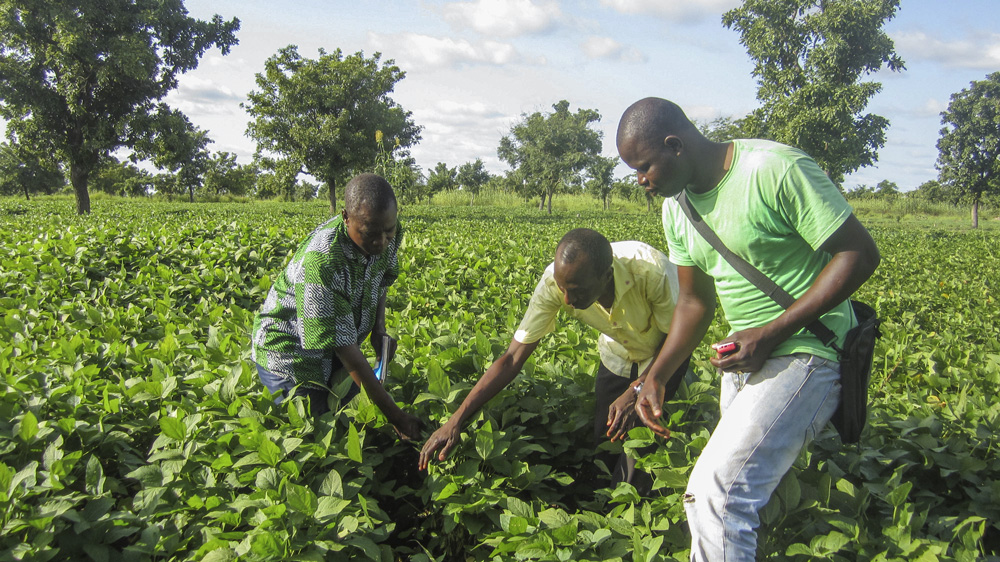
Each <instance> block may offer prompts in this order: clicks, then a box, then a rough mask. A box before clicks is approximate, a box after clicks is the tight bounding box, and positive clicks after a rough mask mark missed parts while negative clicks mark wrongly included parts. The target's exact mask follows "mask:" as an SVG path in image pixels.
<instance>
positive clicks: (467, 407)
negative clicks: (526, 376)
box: [419, 228, 687, 493]
mask: <svg viewBox="0 0 1000 562" xmlns="http://www.w3.org/2000/svg"><path fill="white" fill-rule="evenodd" d="M677 283H678V281H677V268H676V266H674V265H673V264H672V263H670V262H669V260H667V256H666V255H664V254H663V253H662V252H660V251H659V250H657V249H655V248H653V247H651V246H648V245H646V244H643V243H642V242H616V243H614V244H612V243H610V242H608V240H607V238H605V237H604V236H602V235H601V234H600V233H598V232H595V231H593V230H589V229H586V228H578V229H575V230H571V231H569V232H568V233H567V234H566V235H565V236H563V238H562V240H560V242H559V245H558V246H557V248H556V256H555V261H554V262H552V264H550V265H549V266H548V267H547V268H546V269H545V273H544V274H543V275H542V278H541V280H540V281H539V282H538V285H537V286H536V287H535V292H534V294H533V295H532V296H531V301H530V302H529V304H528V310H527V312H525V315H524V318H523V319H522V320H521V324H520V326H519V327H518V329H517V331H516V332H515V333H514V339H513V341H511V343H510V346H509V347H508V348H507V351H506V352H505V353H504V354H503V355H502V356H500V357H499V358H498V359H497V360H496V361H495V362H494V363H493V364H492V365H491V366H490V367H489V368H488V369H487V370H486V373H485V374H484V375H483V377H482V378H481V379H479V382H477V383H476V386H475V387H474V388H473V389H472V391H470V392H469V395H468V396H466V398H465V400H464V401H463V402H462V405H461V406H459V408H458V410H456V411H455V413H454V414H453V415H452V416H451V418H450V419H449V420H448V421H447V422H446V423H445V424H444V425H442V426H441V427H440V428H439V429H438V430H437V431H435V432H434V434H433V435H431V436H430V438H428V439H427V442H426V443H424V446H423V449H422V450H421V452H420V461H419V463H420V469H421V470H424V469H426V468H427V465H428V464H429V463H430V461H431V459H432V458H433V457H434V453H435V452H438V455H437V456H438V460H444V459H445V458H446V457H447V456H448V454H449V453H450V452H451V450H452V449H453V448H454V447H455V445H456V444H457V443H458V439H459V435H460V433H461V426H462V423H463V422H464V421H465V420H466V419H468V418H469V416H471V415H472V414H473V413H475V412H476V411H478V410H479V409H480V408H481V407H482V406H483V404H485V403H486V402H488V401H489V400H490V399H492V398H493V397H494V396H496V395H497V393H499V392H500V390H502V389H503V388H504V387H506V386H507V385H508V384H510V382H511V381H513V380H514V377H516V376H517V374H518V373H519V372H520V370H521V367H522V366H523V365H524V362H525V361H526V360H527V359H528V357H529V356H530V355H531V353H532V352H533V351H534V350H535V348H536V347H537V346H538V342H539V340H540V339H541V338H542V336H544V335H545V334H547V333H549V332H551V331H552V330H553V329H555V325H556V316H557V315H558V313H559V311H560V310H564V311H566V312H567V313H568V314H569V315H570V316H573V317H575V318H577V319H578V320H580V321H581V322H583V323H585V324H587V325H588V326H592V327H594V328H596V329H597V330H598V331H600V332H601V336H600V338H599V339H598V342H597V349H598V351H599V353H600V356H601V368H600V369H599V370H598V372H597V376H596V379H595V382H594V390H595V393H596V406H595V412H594V439H595V444H596V443H598V442H599V441H600V440H601V438H602V437H604V436H608V437H611V439H612V441H613V440H615V439H617V438H621V437H622V436H623V435H624V434H625V432H626V431H628V430H629V429H631V427H632V426H633V424H634V412H635V410H634V404H635V397H636V394H637V388H638V386H639V385H640V384H641V382H642V380H643V379H644V378H645V373H646V371H647V370H648V367H649V365H650V364H651V362H652V360H653V359H654V358H655V357H656V355H657V353H658V351H659V349H660V346H661V345H662V344H663V341H664V339H665V338H666V333H667V330H668V328H669V327H670V322H671V320H672V318H673V312H674V305H675V304H676V300H677V297H676V295H677V286H678V285H677ZM686 371H687V361H685V362H684V364H683V365H681V367H680V368H679V369H678V373H677V374H678V375H679V376H675V377H672V378H671V380H672V381H676V382H675V384H674V385H673V388H671V389H669V390H668V392H669V393H670V395H671V396H672V395H673V393H674V392H675V391H676V389H677V387H678V386H679V385H680V379H681V378H682V376H683V374H684V372H686ZM639 373H642V376H641V377H640V376H638V375H639ZM602 460H605V464H606V465H607V466H608V467H609V468H612V481H613V482H614V483H616V482H621V481H624V482H631V483H632V484H633V485H635V486H636V488H637V489H638V490H639V491H640V493H647V492H648V491H649V488H650V487H651V485H652V481H651V479H650V478H649V476H648V475H646V474H644V473H641V472H638V473H637V472H636V471H635V467H634V465H635V461H634V460H633V459H630V458H628V457H626V456H625V455H621V458H619V459H618V462H617V464H616V465H615V466H614V467H612V466H611V465H612V464H615V461H614V460H613V456H612V458H611V459H602ZM609 461H610V462H609Z"/></svg>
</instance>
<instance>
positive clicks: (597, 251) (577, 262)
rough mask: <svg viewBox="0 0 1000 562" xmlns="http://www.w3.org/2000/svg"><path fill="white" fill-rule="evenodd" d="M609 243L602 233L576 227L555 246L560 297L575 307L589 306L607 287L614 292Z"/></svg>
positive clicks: (556, 276)
mask: <svg viewBox="0 0 1000 562" xmlns="http://www.w3.org/2000/svg"><path fill="white" fill-rule="evenodd" d="M612 261H613V256H612V253H611V243H610V242H608V239H607V238H605V237H604V236H603V235H601V233H599V232H596V231H594V230H590V229H589V228H576V229H573V230H571V231H569V232H567V233H566V235H565V236H563V237H562V240H560V241H559V245H558V246H557V247H556V259H555V272H554V275H553V277H554V278H555V281H556V285H558V286H559V289H560V290H561V291H562V292H563V300H564V301H565V302H566V304H567V305H569V306H571V307H573V308H576V309H581V310H582V309H585V308H589V307H590V305H592V304H594V303H595V302H596V301H597V300H599V299H600V298H601V297H602V296H604V295H605V294H606V293H607V292H608V291H609V290H610V291H614V283H613V281H614V270H613V269H612V266H611V264H612Z"/></svg>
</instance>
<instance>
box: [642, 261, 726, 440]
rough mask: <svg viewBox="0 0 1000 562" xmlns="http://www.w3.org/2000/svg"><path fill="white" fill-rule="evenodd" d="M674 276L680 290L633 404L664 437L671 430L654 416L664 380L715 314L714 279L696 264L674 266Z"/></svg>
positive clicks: (657, 413)
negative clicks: (663, 337) (656, 352)
mask: <svg viewBox="0 0 1000 562" xmlns="http://www.w3.org/2000/svg"><path fill="white" fill-rule="evenodd" d="M677 279H678V281H679V284H680V293H679V294H678V296H677V306H676V307H675V308H674V317H673V319H672V320H671V322H670V332H668V333H667V339H666V340H664V342H663V346H662V347H661V348H660V352H659V353H658V354H657V355H656V359H654V360H653V364H652V365H650V367H649V371H648V374H647V376H646V378H645V380H644V381H643V385H642V391H641V392H640V393H639V398H638V400H637V401H636V404H635V409H636V411H637V412H638V413H639V419H641V420H642V422H643V423H644V424H646V426H647V427H649V428H650V429H652V430H653V431H654V432H656V433H657V434H659V435H662V436H664V437H666V436H669V435H670V432H669V431H667V430H666V428H664V427H662V426H661V425H660V424H659V422H658V421H657V418H659V417H660V415H661V414H662V408H663V395H664V390H665V388H666V383H667V381H669V380H670V377H671V375H673V374H674V373H675V372H676V371H677V369H678V368H679V367H680V366H681V363H683V362H684V360H685V359H687V358H688V357H689V356H690V355H691V353H692V352H693V351H694V350H695V348H696V347H698V344H699V343H701V340H702V338H704V337H705V333H707V332H708V327H709V326H710V325H711V324H712V318H713V316H714V315H715V281H714V280H713V279H712V277H711V276H709V275H708V274H707V273H705V272H704V271H702V270H701V269H699V268H697V267H694V266H682V267H678V268H677ZM677 376H680V375H677Z"/></svg>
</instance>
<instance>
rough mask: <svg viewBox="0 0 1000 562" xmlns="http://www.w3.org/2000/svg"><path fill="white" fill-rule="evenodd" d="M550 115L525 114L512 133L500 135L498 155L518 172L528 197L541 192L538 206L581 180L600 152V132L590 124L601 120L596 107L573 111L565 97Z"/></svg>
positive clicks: (521, 184) (512, 129)
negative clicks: (559, 190)
mask: <svg viewBox="0 0 1000 562" xmlns="http://www.w3.org/2000/svg"><path fill="white" fill-rule="evenodd" d="M552 109H553V112H552V113H549V114H547V115H544V114H542V113H541V112H539V111H536V112H535V113H532V114H531V115H522V116H521V117H522V119H521V122H520V123H516V124H515V125H513V126H512V127H511V129H510V134H509V135H506V136H504V137H503V138H501V139H500V146H499V147H498V148H497V155H498V156H499V157H500V159H501V160H503V161H504V162H507V163H508V164H509V165H510V166H511V168H513V169H514V170H515V172H516V175H517V178H516V180H517V181H516V182H515V185H516V186H517V187H516V189H517V190H518V191H519V192H520V193H522V194H523V195H524V197H525V199H530V198H532V197H537V196H541V203H540V204H539V207H538V208H539V209H542V208H543V207H544V204H545V200H546V198H548V205H549V206H548V209H549V214H551V213H552V195H553V194H554V193H555V192H556V190H558V189H564V190H565V189H566V188H567V186H570V185H573V184H576V183H579V174H580V172H581V171H583V170H584V169H585V168H586V167H587V166H588V165H589V164H590V162H591V160H593V159H594V158H596V157H597V156H598V155H599V154H600V153H601V132H600V131H595V130H593V129H591V128H590V124H591V123H593V122H595V121H600V120H601V115H600V114H599V113H598V112H597V111H595V110H593V109H580V110H577V112H576V113H575V114H574V113H570V111H569V102H568V101H566V100H562V101H560V102H558V103H556V104H554V105H553V106H552Z"/></svg>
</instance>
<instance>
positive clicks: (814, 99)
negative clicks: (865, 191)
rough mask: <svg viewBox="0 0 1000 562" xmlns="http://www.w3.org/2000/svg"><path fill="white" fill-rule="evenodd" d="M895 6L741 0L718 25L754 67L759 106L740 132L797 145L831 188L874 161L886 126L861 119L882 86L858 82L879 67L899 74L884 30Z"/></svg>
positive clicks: (886, 2) (893, 0)
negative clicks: (735, 37) (730, 32)
mask: <svg viewBox="0 0 1000 562" xmlns="http://www.w3.org/2000/svg"><path fill="white" fill-rule="evenodd" d="M898 8H899V0H782V1H780V2H775V1H774V0H746V1H745V2H743V5H742V6H740V7H739V8H735V9H733V10H730V11H729V12H727V13H726V14H725V15H724V16H723V18H722V22H723V24H724V25H725V26H726V27H729V28H732V29H735V30H736V31H738V32H739V33H740V42H741V43H742V44H743V45H744V46H745V47H746V48H747V52H748V53H749V55H750V58H751V59H752V60H753V62H754V70H753V75H754V76H755V77H756V78H757V99H758V100H760V101H761V107H760V108H758V109H756V110H755V111H754V112H753V113H751V114H750V115H749V116H747V117H746V118H745V119H743V120H742V121H741V122H740V125H741V126H742V128H743V130H744V132H745V134H747V135H748V136H751V137H756V138H766V139H772V140H775V141H778V142H782V143H785V144H789V145H792V146H796V147H798V148H800V149H802V150H804V151H805V152H807V153H808V154H809V155H810V156H812V157H813V158H814V159H815V160H816V162H817V163H818V164H819V165H820V167H821V168H823V170H824V171H825V172H826V173H827V175H829V176H830V179H831V180H833V181H834V183H837V184H840V183H841V182H842V181H843V179H844V175H845V174H849V173H851V172H854V171H856V170H858V169H859V168H861V167H863V166H870V165H872V164H874V163H875V162H877V161H878V150H879V149H880V148H882V146H884V145H885V131H886V128H887V127H888V126H889V121H888V120H887V119H886V118H884V117H882V116H879V115H874V114H871V113H865V108H866V107H867V106H868V102H869V101H870V100H871V98H872V97H873V96H874V95H875V94H877V93H878V92H879V91H880V90H881V89H882V85H881V84H880V83H878V82H863V81H862V79H863V78H864V77H865V76H868V75H870V74H873V73H875V72H877V71H878V70H879V69H881V68H882V67H883V66H884V67H886V68H888V69H889V70H893V71H901V70H903V69H904V64H903V60H902V59H901V58H900V57H899V55H898V54H896V52H895V50H894V49H895V47H894V45H893V42H892V39H890V38H889V36H888V35H887V34H886V33H885V31H884V30H883V29H882V26H883V25H884V24H885V22H887V21H888V20H890V19H892V17H893V16H894V15H895V14H896V10H897V9H898Z"/></svg>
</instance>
